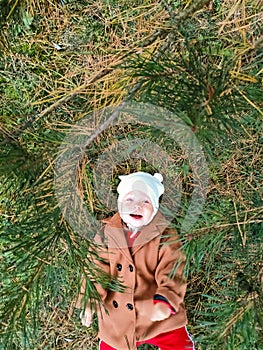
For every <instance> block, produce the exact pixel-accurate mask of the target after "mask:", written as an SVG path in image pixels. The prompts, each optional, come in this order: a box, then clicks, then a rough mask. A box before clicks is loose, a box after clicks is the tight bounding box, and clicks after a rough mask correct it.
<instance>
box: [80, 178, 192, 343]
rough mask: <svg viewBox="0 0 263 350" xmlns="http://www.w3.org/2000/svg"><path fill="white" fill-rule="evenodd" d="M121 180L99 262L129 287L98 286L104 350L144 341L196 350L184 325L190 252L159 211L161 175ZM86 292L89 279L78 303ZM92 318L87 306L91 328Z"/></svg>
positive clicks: (86, 317)
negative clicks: (186, 252)
mask: <svg viewBox="0 0 263 350" xmlns="http://www.w3.org/2000/svg"><path fill="white" fill-rule="evenodd" d="M120 180H121V182H120V183H119V186H118V188H117V191H118V194H119V197H118V213H116V214H115V215H114V216H113V217H112V218H110V219H108V220H105V221H104V222H105V224H106V225H105V226H104V232H103V239H102V240H101V239H100V242H101V246H102V250H101V252H102V254H101V256H102V257H103V260H102V261H100V262H98V265H99V267H100V268H102V269H103V270H104V271H105V272H107V273H109V274H110V275H112V276H113V277H117V278H119V280H120V281H121V282H122V284H123V285H124V286H125V289H124V291H123V292H116V291H110V290H105V289H103V288H102V287H101V286H100V285H96V288H97V290H98V292H99V294H100V296H101V299H102V302H103V305H104V307H103V308H101V309H100V311H99V310H98V320H99V338H100V347H99V349H100V350H114V349H117V350H129V349H131V350H135V349H137V347H138V346H139V345H141V344H145V343H147V344H152V345H156V346H158V347H159V348H160V349H161V350H169V349H174V350H185V349H194V345H193V342H192V340H191V338H190V337H189V335H188V333H187V330H186V327H185V325H186V323H187V318H186V311H185V308H184V304H183V301H184V295H185V292H186V281H185V279H184V277H183V267H184V263H185V256H184V254H183V253H182V251H181V243H180V242H179V240H178V236H177V234H176V232H175V230H173V229H171V228H168V227H167V226H168V225H169V222H168V221H167V220H166V219H165V218H164V217H163V215H162V214H161V213H160V212H159V211H158V208H159V197H160V196H161V195H162V194H163V192H164V186H163V184H162V180H163V178H162V175H161V174H154V176H152V175H150V174H148V173H144V172H136V173H133V174H130V175H126V176H120ZM98 239H99V236H97V238H96V240H97V242H98ZM102 242H104V243H102ZM84 290H85V281H84V282H83V285H82V290H81V293H80V296H79V299H78V302H77V307H81V301H82V296H83V293H84ZM91 316H92V314H91V311H90V308H89V307H87V308H86V310H85V311H84V313H83V314H82V315H81V319H82V323H83V324H84V325H85V326H87V327H88V326H89V325H90V323H91Z"/></svg>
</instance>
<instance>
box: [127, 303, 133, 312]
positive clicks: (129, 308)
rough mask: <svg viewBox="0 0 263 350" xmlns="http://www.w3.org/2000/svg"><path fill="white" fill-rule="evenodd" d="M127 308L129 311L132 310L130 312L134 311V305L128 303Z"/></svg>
mask: <svg viewBox="0 0 263 350" xmlns="http://www.w3.org/2000/svg"><path fill="white" fill-rule="evenodd" d="M126 306H127V309H128V310H130V311H132V310H133V305H132V304H130V303H128V304H127V305H126Z"/></svg>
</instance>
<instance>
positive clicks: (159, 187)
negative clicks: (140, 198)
mask: <svg viewBox="0 0 263 350" xmlns="http://www.w3.org/2000/svg"><path fill="white" fill-rule="evenodd" d="M119 179H120V180H121V182H120V183H119V185H118V187H117V192H118V193H119V197H118V203H120V202H121V201H122V199H123V198H124V197H125V196H126V194H127V193H129V192H131V191H135V190H138V191H141V192H143V193H145V194H147V196H148V197H149V198H150V200H151V202H152V206H153V210H154V215H155V214H156V213H157V210H158V208H159V198H160V196H161V195H162V194H163V193H164V186H163V184H162V181H163V177H162V175H161V174H159V173H155V174H154V175H151V174H148V173H145V172H142V171H139V172H136V173H133V174H129V175H122V176H119ZM154 215H153V216H154Z"/></svg>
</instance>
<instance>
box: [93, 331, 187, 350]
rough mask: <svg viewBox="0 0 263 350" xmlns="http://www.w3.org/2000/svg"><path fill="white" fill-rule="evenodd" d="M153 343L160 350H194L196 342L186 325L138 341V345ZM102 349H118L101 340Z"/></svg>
mask: <svg viewBox="0 0 263 350" xmlns="http://www.w3.org/2000/svg"><path fill="white" fill-rule="evenodd" d="M141 344H151V345H155V346H158V347H159V348H160V350H194V343H193V341H192V339H191V338H190V336H189V334H188V332H187V330H186V327H182V328H178V329H175V330H173V331H171V332H168V333H162V334H159V335H157V336H156V337H154V338H152V339H148V340H145V341H142V342H137V343H136V345H137V346H140V345H141ZM100 350H117V349H114V348H112V347H111V346H109V345H108V344H106V343H104V342H103V341H101V342H100Z"/></svg>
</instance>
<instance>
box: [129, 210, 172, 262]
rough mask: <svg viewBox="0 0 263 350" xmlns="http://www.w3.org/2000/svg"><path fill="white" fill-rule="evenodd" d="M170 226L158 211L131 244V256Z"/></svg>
mask: <svg viewBox="0 0 263 350" xmlns="http://www.w3.org/2000/svg"><path fill="white" fill-rule="evenodd" d="M169 225H170V221H168V220H167V219H166V218H165V217H164V216H163V215H162V214H161V213H160V212H159V211H158V212H157V214H156V215H155V217H154V218H153V220H152V221H151V222H150V223H149V224H148V225H147V226H145V227H144V228H143V229H142V230H141V233H140V234H139V236H138V237H137V238H136V240H135V241H134V243H133V247H132V255H134V254H135V253H137V252H138V250H140V249H141V248H142V247H143V246H145V244H147V243H148V242H149V241H151V240H152V239H154V238H155V237H157V236H159V235H161V234H162V233H163V231H164V230H165V229H166V228H167V227H168V226H169Z"/></svg>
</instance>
